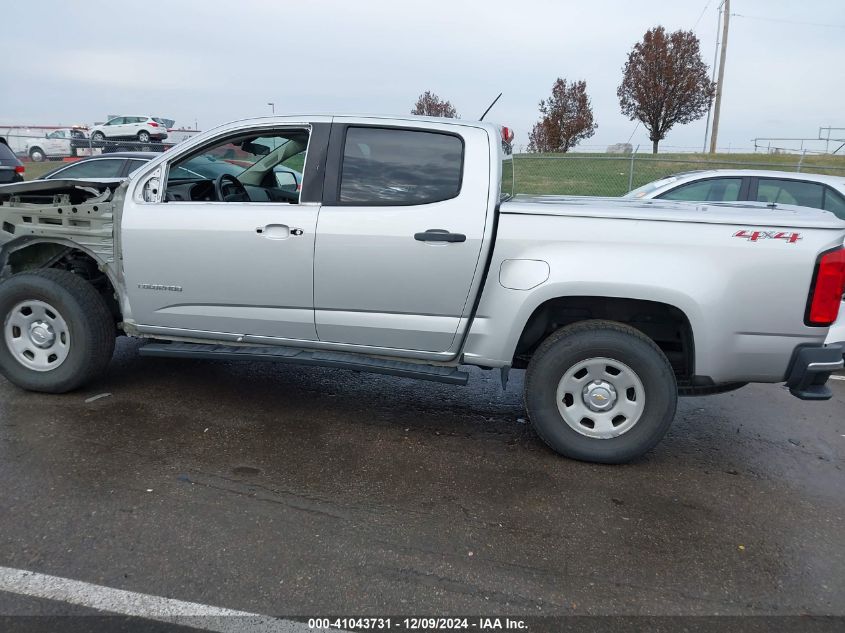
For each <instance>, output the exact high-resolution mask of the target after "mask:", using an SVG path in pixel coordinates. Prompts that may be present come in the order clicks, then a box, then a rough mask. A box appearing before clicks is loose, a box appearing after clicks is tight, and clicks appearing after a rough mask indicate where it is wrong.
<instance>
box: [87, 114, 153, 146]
mask: <svg viewBox="0 0 845 633" xmlns="http://www.w3.org/2000/svg"><path fill="white" fill-rule="evenodd" d="M166 138H167V124H166V122H165V121H164V119H160V118H159V117H152V116H117V117H114V118H113V119H109V120H108V121H106V122H105V123H102V124H101V125H95V126H93V127H92V128H91V140H92V141H93V142H94V144H95V145H102V144H103V142H104V141H107V140H130V139H131V140H137V141H139V142H140V143H149V142H150V141H163V140H164V139H166Z"/></svg>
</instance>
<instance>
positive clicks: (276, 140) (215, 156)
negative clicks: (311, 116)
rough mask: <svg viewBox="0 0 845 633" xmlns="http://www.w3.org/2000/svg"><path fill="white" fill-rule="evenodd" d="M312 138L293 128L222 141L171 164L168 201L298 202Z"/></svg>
mask: <svg viewBox="0 0 845 633" xmlns="http://www.w3.org/2000/svg"><path fill="white" fill-rule="evenodd" d="M308 138H309V133H308V130H305V129H293V130H283V131H279V132H276V133H273V132H266V133H263V134H262V135H261V136H257V135H255V134H250V135H238V136H233V137H230V138H228V139H225V140H222V141H221V140H218V141H216V142H215V143H213V144H211V145H208V146H206V147H204V148H202V149H200V150H198V151H196V152H193V153H192V154H190V155H189V156H187V157H185V158H182V159H180V160H178V161H176V162H175V163H173V164H172V165H170V168H169V170H168V176H167V187H166V189H165V201H166V202H189V201H194V202H197V201H205V202H280V203H291V204H296V203H298V202H299V192H300V190H301V188H302V171H303V167H304V164H305V154H306V151H307V148H308Z"/></svg>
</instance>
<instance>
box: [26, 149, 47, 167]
mask: <svg viewBox="0 0 845 633" xmlns="http://www.w3.org/2000/svg"><path fill="white" fill-rule="evenodd" d="M29 160H31V161H32V162H33V163H40V162H42V161H45V160H47V153H46V152H45V151H44V150H43V149H41V148H40V147H33V148H32V149H30V150H29Z"/></svg>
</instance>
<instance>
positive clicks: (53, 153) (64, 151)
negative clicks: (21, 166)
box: [25, 128, 88, 163]
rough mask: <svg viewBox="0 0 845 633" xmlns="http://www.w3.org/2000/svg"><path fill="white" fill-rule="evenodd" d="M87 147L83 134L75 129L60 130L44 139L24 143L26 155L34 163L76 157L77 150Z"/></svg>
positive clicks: (54, 131)
mask: <svg viewBox="0 0 845 633" xmlns="http://www.w3.org/2000/svg"><path fill="white" fill-rule="evenodd" d="M86 145H88V141H87V137H86V135H85V132H84V131H82V130H80V129H77V128H61V129H58V130H53V131H52V132H48V133H47V134H46V135H45V136H44V138H33V139H30V140H28V141H27V142H26V148H25V149H26V153H27V155H28V156H29V159H30V160H31V161H32V162H34V163H40V162H41V161H43V160H46V159H48V158H65V157H67V156H76V155H77V149H79V148H81V147H84V146H86Z"/></svg>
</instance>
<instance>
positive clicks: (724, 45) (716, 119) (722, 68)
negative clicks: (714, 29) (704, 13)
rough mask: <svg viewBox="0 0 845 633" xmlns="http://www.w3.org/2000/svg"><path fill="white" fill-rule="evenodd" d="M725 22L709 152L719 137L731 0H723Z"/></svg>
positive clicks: (714, 147)
mask: <svg viewBox="0 0 845 633" xmlns="http://www.w3.org/2000/svg"><path fill="white" fill-rule="evenodd" d="M724 13H725V22H724V26H723V28H722V52H721V53H720V54H719V79H718V81H717V83H716V104H715V105H714V106H713V132H712V134H710V153H711V154H715V153H716V142H717V141H718V137H719V114H720V110H721V109H722V86H723V84H724V81H725V53H727V51H728V27H729V26H730V23H731V0H725V11H724Z"/></svg>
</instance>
